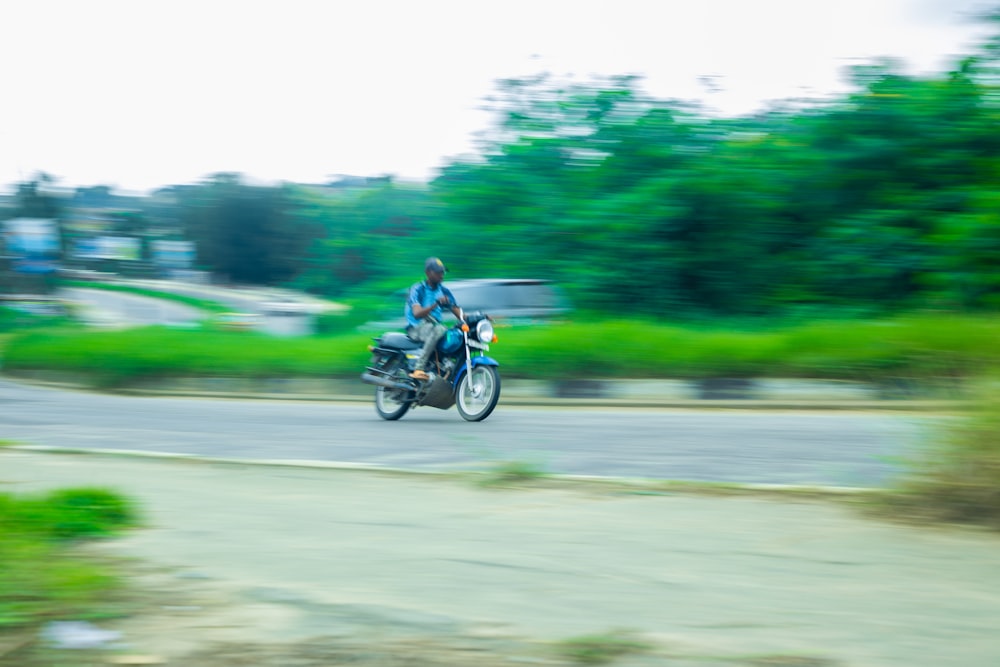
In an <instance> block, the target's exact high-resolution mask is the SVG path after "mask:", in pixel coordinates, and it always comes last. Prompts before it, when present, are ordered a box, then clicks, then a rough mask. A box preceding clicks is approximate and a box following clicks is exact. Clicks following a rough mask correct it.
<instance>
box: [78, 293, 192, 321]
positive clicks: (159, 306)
mask: <svg viewBox="0 0 1000 667" xmlns="http://www.w3.org/2000/svg"><path fill="white" fill-rule="evenodd" d="M61 296H62V297H63V298H64V299H67V300H69V301H74V302H76V303H78V304H81V305H82V306H83V309H82V311H81V313H80V316H81V318H82V319H83V321H84V322H86V323H87V324H90V325H91V326H108V327H118V326H123V325H126V324H127V325H129V326H136V325H151V324H162V325H167V326H171V325H187V324H193V323H195V322H197V321H199V320H200V319H202V318H204V317H205V313H204V312H202V311H201V310H199V309H197V308H192V307H191V306H186V305H184V304H182V303H177V302H175V301H167V300H165V299H155V298H151V297H148V296H142V295H139V294H129V293H126V292H113V291H109V290H102V289H89V288H85V287H66V288H63V289H62V290H61Z"/></svg>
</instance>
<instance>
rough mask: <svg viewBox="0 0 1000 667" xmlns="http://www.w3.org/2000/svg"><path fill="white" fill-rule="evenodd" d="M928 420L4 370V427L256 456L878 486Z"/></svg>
mask: <svg viewBox="0 0 1000 667" xmlns="http://www.w3.org/2000/svg"><path fill="white" fill-rule="evenodd" d="M934 421H935V420H934V418H931V417H927V416H923V417H922V416H917V415H910V414H907V415H898V414H883V413H878V414H875V413H845V412H831V413H803V412H794V413H793V412H773V411H759V412H756V411H739V412H735V411H734V412H725V411H718V410H714V411H680V410H676V411H672V410H653V409H647V410H640V409H593V408H590V409H573V408H564V409H559V408H520V407H519V408H514V407H505V406H504V404H503V398H502V397H501V400H500V405H499V406H498V408H497V410H496V412H494V413H493V415H492V416H491V417H490V418H489V419H488V420H486V421H484V422H481V423H467V422H465V421H463V420H462V419H461V418H460V417H459V415H458V414H457V412H455V411H454V410H448V411H441V410H436V409H433V408H419V409H417V410H415V411H413V412H411V413H410V414H408V415H407V416H406V417H404V418H403V419H402V420H400V421H398V422H385V421H382V420H381V419H379V418H378V417H377V416H376V415H375V412H374V408H373V407H372V406H370V405H364V404H349V405H348V404H331V403H325V402H324V403H316V402H297V401H262V400H226V399H195V398H150V397H132V396H115V395H106V394H95V393H86V392H77V391H62V390H56V389H48V388H39V387H30V386H24V385H20V384H16V383H12V382H6V381H4V382H0V439H6V440H15V441H19V442H23V443H26V444H34V445H46V446H52V447H71V448H83V449H117V450H138V451H146V452H170V453H181V454H190V455H197V456H207V457H225V458H238V459H252V460H295V461H337V462H348V463H357V464H367V465H376V466H387V467H394V468H407V469H418V470H436V471H446V470H482V469H484V468H490V467H493V466H495V465H497V463H498V462H501V461H520V462H526V463H530V464H532V465H534V466H536V467H537V468H538V469H541V470H545V471H547V472H550V473H561V474H578V475H601V476H622V477H640V478H660V479H674V480H699V481H717V482H735V483H759V484H813V485H832V486H855V487H865V486H877V485H881V484H884V483H886V482H887V480H889V479H890V478H891V476H892V474H893V473H894V471H897V470H898V465H899V461H900V459H901V458H902V457H905V456H907V455H910V454H912V453H914V451H915V450H916V448H917V447H918V446H919V445H920V443H921V442H923V441H924V439H925V437H926V434H927V432H928V427H929V426H930V425H932V424H933V423H934Z"/></svg>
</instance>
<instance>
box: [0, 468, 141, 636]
mask: <svg viewBox="0 0 1000 667" xmlns="http://www.w3.org/2000/svg"><path fill="white" fill-rule="evenodd" d="M137 521H138V510H137V508H136V506H135V505H134V504H133V503H132V502H131V501H130V500H128V499H127V498H124V497H122V496H120V495H118V494H117V493H115V492H113V491H110V490H107V489H101V488H75V489H63V490H58V491H53V492H50V493H46V494H39V495H13V494H6V493H0V526H3V530H2V531H0V636H2V633H3V632H5V631H9V630H11V629H16V628H19V627H22V626H26V625H27V626H30V625H33V624H36V623H39V622H42V621H45V620H52V619H60V618H61V619H87V618H95V617H98V616H101V615H103V614H106V613H108V607H107V606H106V603H107V596H108V594H109V593H110V592H111V591H113V590H116V589H117V588H118V587H119V586H120V584H121V582H120V581H119V580H118V578H117V577H116V575H115V574H114V572H113V571H112V570H111V568H110V567H109V566H108V565H107V564H105V563H102V562H100V561H99V560H97V559H95V558H93V557H89V556H87V555H85V554H83V553H81V552H80V551H79V550H78V548H77V546H78V545H77V542H78V541H79V540H82V539H91V538H95V537H103V536H107V535H113V534H115V533H117V532H118V531H120V530H122V529H124V528H127V527H129V526H133V525H135V524H136V523H137Z"/></svg>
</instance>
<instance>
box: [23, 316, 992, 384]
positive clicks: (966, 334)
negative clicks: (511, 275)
mask: <svg viewBox="0 0 1000 667" xmlns="http://www.w3.org/2000/svg"><path fill="white" fill-rule="evenodd" d="M341 331H344V329H341ZM347 331H348V333H340V334H333V335H325V336H312V337H307V338H276V337H270V336H266V335H263V334H259V333H252V332H227V331H211V330H189V331H182V330H175V329H168V328H163V327H150V328H142V329H129V330H119V331H83V330H78V329H63V330H59V329H52V330H49V329H40V330H39V329H36V330H29V331H25V332H24V333H21V334H18V335H16V336H14V337H12V338H11V339H10V340H8V341H7V343H6V347H5V350H4V354H3V364H4V368H5V370H7V371H11V372H15V373H16V372H18V371H34V370H54V371H67V372H72V373H75V374H82V375H84V376H86V377H90V378H92V380H93V382H94V383H95V384H96V385H98V386H104V387H116V386H124V385H127V384H129V383H130V382H134V381H136V380H142V379H147V378H157V377H182V376H227V377H297V376H298V377H344V378H352V377H355V376H356V375H357V374H358V373H360V372H361V370H362V368H363V367H364V365H365V364H366V362H367V361H368V358H369V356H368V355H369V353H368V350H367V346H368V344H369V343H370V342H371V336H370V335H368V334H364V333H358V332H356V331H354V330H351V329H347ZM497 331H498V334H499V342H498V343H496V344H495V345H494V346H493V348H492V351H491V353H490V354H491V355H492V356H494V357H495V358H496V359H497V360H498V361H499V362H500V364H501V369H502V371H503V373H504V375H505V377H520V378H536V379H551V380H555V379H570V378H581V377H583V378H705V377H801V378H816V379H843V380H863V381H873V382H886V381H897V380H907V381H914V382H920V381H925V380H940V379H948V380H964V379H966V378H970V377H975V376H976V375H978V374H979V373H980V372H981V371H982V370H983V369H987V368H991V367H1000V346H998V345H997V344H996V342H997V341H1000V317H996V316H957V315H911V316H903V317H898V318H894V319H886V320H861V321H846V320H837V321H830V322H811V323H806V324H798V325H792V326H784V327H777V328H773V329H758V330H738V329H729V328H726V327H725V326H724V325H719V326H718V327H716V328H706V327H699V328H694V327H683V326H667V325H658V324H651V323H649V322H638V321H626V320H621V321H603V322H590V323H567V324H557V325H548V326H533V327H507V328H504V327H500V328H498V330H497Z"/></svg>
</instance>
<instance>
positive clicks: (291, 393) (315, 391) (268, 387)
mask: <svg viewBox="0 0 1000 667" xmlns="http://www.w3.org/2000/svg"><path fill="white" fill-rule="evenodd" d="M3 378H4V379H6V380H8V381H11V382H17V383H20V384H25V385H29V386H39V387H50V388H54V389H67V390H73V391H85V392H96V393H109V394H119V395H126V396H160V397H178V398H181V397H187V398H212V399H238V400H267V401H323V402H330V403H366V404H367V403H371V402H372V394H371V392H369V391H367V389H368V386H367V385H362V384H361V383H360V382H358V385H359V386H360V391H364V393H360V391H359V392H358V393H354V392H351V391H347V392H345V391H344V389H345V387H353V384H352V383H350V382H349V381H339V382H337V381H334V382H331V384H330V389H331V390H330V391H325V390H324V389H323V388H322V387H309V388H308V390H302V389H301V388H297V387H295V386H294V384H293V382H294V381H281V380H278V381H276V382H275V381H270V382H269V381H262V382H259V383H253V382H250V383H247V382H242V381H228V380H227V379H226V378H200V379H198V378H190V379H187V380H176V381H164V382H161V383H155V384H152V385H147V386H142V387H124V388H120V389H114V390H99V389H94V388H93V387H92V386H90V385H88V384H86V383H84V382H79V381H72V380H70V379H56V378H51V377H50V378H46V377H21V376H10V375H6V376H3ZM199 380H200V381H203V382H200V381H199ZM640 383H641V381H640ZM171 384H174V385H175V386H174V387H170V385H171ZM227 384H228V385H232V386H233V387H234V388H232V389H226V388H225V385H227ZM810 384H812V385H815V384H816V383H815V382H811V383H810ZM830 384H831V385H834V384H835V383H830ZM157 385H159V386H157ZM204 385H210V386H213V387H212V388H205V386H204ZM247 385H249V387H248V386H247ZM274 385H278V386H279V387H282V385H285V386H286V388H287V390H278V391H274V390H273V389H274ZM515 386H516V385H515ZM630 386H631V387H635V386H641V385H640V384H639V383H635V382H633V383H630V382H629V381H627V380H626V381H621V382H617V383H615V387H617V388H618V390H619V391H618V393H619V394H625V396H614V395H607V394H605V395H597V396H587V397H581V396H573V395H554V394H559V393H562V392H559V391H558V390H553V389H552V388H551V387H548V386H543V387H538V386H533V385H531V384H530V383H525V386H523V387H520V388H514V389H512V390H510V391H508V393H506V394H504V393H501V396H500V403H501V404H502V405H508V406H517V407H539V408H609V409H614V408H636V409H676V410H786V411H787V410H791V411H795V410H798V411H806V410H818V411H873V410H874V411H894V412H955V411H962V410H963V409H964V408H965V402H963V401H961V400H957V399H951V400H946V399H905V400H904V399H891V398H873V397H869V398H859V397H857V396H851V397H845V398H840V399H833V398H829V397H826V398H820V397H817V398H809V399H794V398H784V397H782V398H778V397H772V398H752V397H746V398H738V397H730V398H688V397H683V396H676V395H666V396H663V395H661V396H656V395H652V394H636V395H628V394H629V393H630V392H629V391H623V390H622V389H621V388H623V387H630ZM215 387H219V388H215ZM609 393H612V394H613V393H614V392H609ZM670 393H676V392H670ZM786 393H787V392H786ZM841 393H843V392H841Z"/></svg>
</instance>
